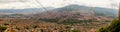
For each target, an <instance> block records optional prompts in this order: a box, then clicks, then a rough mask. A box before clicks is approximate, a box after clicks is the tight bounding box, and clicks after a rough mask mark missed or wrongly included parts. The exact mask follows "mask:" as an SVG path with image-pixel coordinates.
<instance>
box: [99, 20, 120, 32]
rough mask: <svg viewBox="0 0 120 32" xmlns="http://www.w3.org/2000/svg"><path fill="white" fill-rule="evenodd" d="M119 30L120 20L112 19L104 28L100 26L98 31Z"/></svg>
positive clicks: (109, 31) (112, 31)
mask: <svg viewBox="0 0 120 32" xmlns="http://www.w3.org/2000/svg"><path fill="white" fill-rule="evenodd" d="M119 31H120V20H118V19H117V20H113V21H112V23H111V25H110V26H108V27H105V28H100V29H99V30H98V32H119Z"/></svg>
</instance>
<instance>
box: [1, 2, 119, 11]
mask: <svg viewBox="0 0 120 32" xmlns="http://www.w3.org/2000/svg"><path fill="white" fill-rule="evenodd" d="M119 2H120V0H0V9H24V8H39V7H55V8H59V7H64V6H67V5H71V4H78V5H84V6H90V7H103V8H113V9H117V8H118V5H119ZM40 4H41V5H42V6H41V5H40Z"/></svg>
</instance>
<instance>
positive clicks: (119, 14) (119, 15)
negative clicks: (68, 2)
mask: <svg viewBox="0 0 120 32" xmlns="http://www.w3.org/2000/svg"><path fill="white" fill-rule="evenodd" d="M118 18H119V20H120V3H119V11H118Z"/></svg>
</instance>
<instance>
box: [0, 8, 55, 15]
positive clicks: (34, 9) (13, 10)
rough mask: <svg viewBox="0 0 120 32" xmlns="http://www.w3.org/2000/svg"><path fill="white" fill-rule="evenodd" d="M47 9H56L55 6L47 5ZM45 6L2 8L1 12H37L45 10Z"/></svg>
mask: <svg viewBox="0 0 120 32" xmlns="http://www.w3.org/2000/svg"><path fill="white" fill-rule="evenodd" d="M45 9H47V10H50V9H54V8H53V7H45ZM43 11H44V9H43V8H25V9H0V13H17V14H19V13H28V14H29V13H36V12H43Z"/></svg>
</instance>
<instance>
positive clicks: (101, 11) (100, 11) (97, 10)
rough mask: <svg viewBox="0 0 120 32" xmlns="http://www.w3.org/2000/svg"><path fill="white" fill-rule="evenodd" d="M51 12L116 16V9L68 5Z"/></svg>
mask: <svg viewBox="0 0 120 32" xmlns="http://www.w3.org/2000/svg"><path fill="white" fill-rule="evenodd" d="M53 11H59V12H60V11H61V12H62V11H87V12H94V13H95V14H96V15H98V16H101V15H106V16H116V15H117V9H110V8H101V7H87V6H80V5H76V4H72V5H68V6H65V7H61V8H57V9H53Z"/></svg>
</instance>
